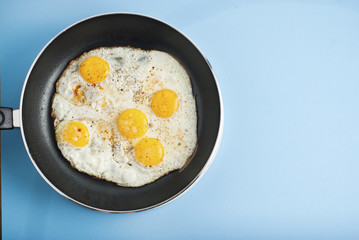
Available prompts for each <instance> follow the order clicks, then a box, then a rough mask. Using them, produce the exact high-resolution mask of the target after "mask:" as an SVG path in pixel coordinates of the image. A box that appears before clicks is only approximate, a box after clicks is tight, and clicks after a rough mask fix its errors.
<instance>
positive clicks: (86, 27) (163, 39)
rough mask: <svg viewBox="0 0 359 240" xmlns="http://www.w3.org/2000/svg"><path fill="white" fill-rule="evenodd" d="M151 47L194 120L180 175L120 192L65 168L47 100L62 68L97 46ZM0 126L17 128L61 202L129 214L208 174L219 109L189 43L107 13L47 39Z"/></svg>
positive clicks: (212, 83) (150, 24)
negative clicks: (186, 91) (179, 77)
mask: <svg viewBox="0 0 359 240" xmlns="http://www.w3.org/2000/svg"><path fill="white" fill-rule="evenodd" d="M106 46H132V47H135V48H141V49H145V50H150V49H157V50H161V51H165V52H168V53H170V54H172V55H173V56H174V57H176V58H177V59H178V60H179V61H180V62H181V63H182V64H183V66H184V67H185V68H186V69H187V71H188V74H189V76H190V78H191V82H192V88H193V94H194V96H195V100H196V107H197V115H198V130H197V131H198V132H197V134H198V148H197V151H196V153H195V155H194V157H193V158H192V160H191V161H190V162H189V164H188V165H187V166H186V167H185V168H184V169H183V170H182V171H173V172H171V173H169V174H168V175H166V176H164V177H162V178H160V179H159V180H157V181H155V182H153V183H151V184H147V185H145V186H142V187H139V188H126V187H119V186H117V185H116V184H114V183H111V182H107V181H102V180H98V179H94V178H92V177H90V176H89V175H87V174H84V173H81V172H78V171H77V170H75V169H74V168H72V167H71V165H70V164H69V162H68V161H67V160H66V159H65V158H64V157H63V156H62V154H61V152H60V150H59V149H58V147H57V144H56V140H55V134H54V127H53V120H52V118H51V104H52V103H51V100H52V96H53V94H54V93H55V82H56V81H57V80H58V78H59V76H60V75H61V73H62V71H63V70H64V69H65V68H66V66H67V65H68V63H69V62H70V61H71V60H72V59H75V58H77V57H78V56H80V55H81V54H82V53H84V52H86V51H89V50H91V49H93V48H97V47H106ZM0 127H1V128H2V129H11V128H13V127H20V128H21V133H22V137H23V141H24V144H25V147H26V149H27V152H28V154H29V157H30V159H31V161H32V162H33V164H34V166H35V168H36V169H37V171H38V172H39V173H40V175H41V176H42V177H43V178H44V179H45V181H46V182H47V183H48V184H49V185H51V187H52V188H54V189H55V190H56V191H57V192H58V193H60V194H61V195H63V196H64V197H66V198H68V199H70V200H72V201H74V202H76V203H78V204H80V205H82V206H85V207H88V208H91V209H94V210H99V211H104V212H118V213H126V212H136V211H142V210H147V209H151V208H154V207H158V206H161V205H163V204H165V203H168V202H170V201H172V200H174V199H175V198H177V197H179V196H180V195H182V194H183V193H184V192H186V191H187V190H188V189H190V187H192V186H193V185H194V184H195V183H196V182H197V181H198V180H199V179H200V177H201V176H202V175H203V174H204V173H205V171H206V170H207V169H208V167H209V165H210V164H211V162H212V161H213V159H214V156H215V154H216V152H217V150H218V147H219V143H220V140H221V136H222V131H223V106H222V100H221V94H220V90H219V86H218V83H217V80H216V78H215V75H214V73H213V71H212V69H211V66H210V64H209V62H208V61H207V59H206V58H205V57H204V56H203V54H202V53H201V52H200V50H199V49H198V48H197V47H196V46H195V44H194V43H193V42H192V41H191V40H189V39H188V38H187V37H186V36H184V34H182V33H181V32H179V31H178V30H176V29H175V28H173V27H171V26H170V25H168V24H166V23H164V22H162V21H160V20H157V19H154V18H152V17H148V16H144V15H139V14H132V13H109V14H102V15H97V16H93V17H90V18H87V19H84V20H82V21H80V22H77V23H75V24H73V25H72V26H70V27H68V28H66V29H65V30H63V31H62V32H61V33H59V34H58V35H57V36H56V37H55V38H53V39H52V40H51V41H50V42H49V43H48V44H47V45H46V46H45V47H44V48H43V50H42V51H41V52H40V54H39V55H38V56H37V58H36V59H35V61H34V63H33V64H32V66H31V68H30V70H29V72H28V74H27V77H26V80H25V83H24V86H23V90H22V95H21V100H20V108H19V109H16V110H13V109H10V108H1V110H0Z"/></svg>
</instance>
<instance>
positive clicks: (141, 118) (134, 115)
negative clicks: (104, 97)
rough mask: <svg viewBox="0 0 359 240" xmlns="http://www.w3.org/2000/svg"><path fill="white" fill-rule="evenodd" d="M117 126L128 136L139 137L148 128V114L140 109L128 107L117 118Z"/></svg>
mask: <svg viewBox="0 0 359 240" xmlns="http://www.w3.org/2000/svg"><path fill="white" fill-rule="evenodd" d="M117 127H118V130H119V131H120V133H121V134H122V135H123V136H124V137H126V138H138V137H142V136H143V135H145V133H146V132H147V130H148V121H147V117H146V115H145V114H144V113H143V112H141V111H140V110H138V109H127V110H125V111H123V112H122V113H121V114H120V116H119V117H118V119H117Z"/></svg>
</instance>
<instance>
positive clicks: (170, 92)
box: [52, 47, 197, 187]
mask: <svg viewBox="0 0 359 240" xmlns="http://www.w3.org/2000/svg"><path fill="white" fill-rule="evenodd" d="M52 117H53V119H54V126H55V136H56V141H57V145H58V147H59V149H60V151H61V153H62V155H63V156H64V158H65V159H67V160H68V161H69V162H70V164H71V165H72V166H73V167H74V168H76V169H77V170H79V171H81V172H84V173H87V174H89V175H91V176H94V177H96V178H99V179H103V180H106V181H111V182H114V183H116V184H118V185H120V186H124V187H140V186H143V185H145V184H148V183H151V182H153V181H155V180H157V179H158V178H160V177H162V176H164V175H166V174H168V173H169V172H171V171H174V170H177V169H181V168H183V167H184V166H185V164H186V163H187V161H188V160H189V159H190V158H191V157H192V155H193V153H194V151H195V149H196V146H197V110H196V103H195V98H194V95H193V92H192V86H191V81H190V78H189V75H188V73H187V72H186V70H185V68H184V67H183V66H182V65H181V64H180V63H179V62H178V61H177V60H176V59H175V58H174V57H173V56H171V55H170V54H168V53H165V52H162V51H157V50H151V51H145V50H141V49H135V48H131V47H111V48H97V49H94V50H91V51H89V52H86V53H84V54H82V55H81V56H80V57H78V58H77V59H75V60H73V61H71V62H70V63H69V65H68V66H67V68H66V69H65V70H64V72H63V73H62V75H61V76H60V78H59V79H58V81H57V83H56V93H55V94H54V96H53V102H52Z"/></svg>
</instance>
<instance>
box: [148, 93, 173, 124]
mask: <svg viewBox="0 0 359 240" xmlns="http://www.w3.org/2000/svg"><path fill="white" fill-rule="evenodd" d="M178 106H179V102H178V100H177V93H175V92H174V91H172V90H169V89H164V90H160V91H157V92H156V93H155V94H154V95H153V98H152V103H151V108H152V111H153V112H154V113H155V114H156V115H157V116H159V117H163V118H168V117H171V116H172V115H173V114H174V113H175V112H176V111H177V109H178Z"/></svg>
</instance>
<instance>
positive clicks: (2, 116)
mask: <svg viewBox="0 0 359 240" xmlns="http://www.w3.org/2000/svg"><path fill="white" fill-rule="evenodd" d="M14 127H20V111H19V109H15V110H14V109H12V108H6V107H0V129H13V128H14Z"/></svg>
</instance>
